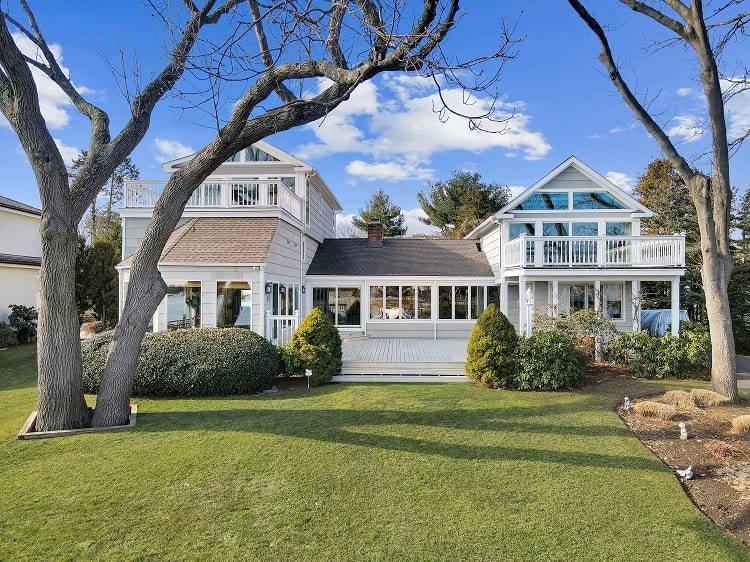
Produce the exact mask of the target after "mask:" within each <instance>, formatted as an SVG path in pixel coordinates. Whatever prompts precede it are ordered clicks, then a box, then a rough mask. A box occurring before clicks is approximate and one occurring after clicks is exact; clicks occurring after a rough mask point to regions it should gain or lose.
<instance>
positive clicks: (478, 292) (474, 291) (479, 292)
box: [471, 285, 484, 320]
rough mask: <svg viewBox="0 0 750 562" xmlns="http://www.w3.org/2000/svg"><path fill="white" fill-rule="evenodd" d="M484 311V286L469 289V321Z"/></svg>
mask: <svg viewBox="0 0 750 562" xmlns="http://www.w3.org/2000/svg"><path fill="white" fill-rule="evenodd" d="M483 310H484V286H482V285H474V286H472V287H471V319H472V320H476V319H477V318H479V315H480V314H482V311H483Z"/></svg>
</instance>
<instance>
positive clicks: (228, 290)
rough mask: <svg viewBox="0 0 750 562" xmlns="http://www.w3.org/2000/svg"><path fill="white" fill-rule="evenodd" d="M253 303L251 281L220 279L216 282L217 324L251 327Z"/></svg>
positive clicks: (228, 326) (218, 325) (227, 326)
mask: <svg viewBox="0 0 750 562" xmlns="http://www.w3.org/2000/svg"><path fill="white" fill-rule="evenodd" d="M252 303H253V293H252V291H251V288H250V283H248V282H246V281H239V282H237V281H235V282H232V281H220V282H219V283H217V284H216V326H217V327H218V328H231V327H242V328H250V327H251V325H252Z"/></svg>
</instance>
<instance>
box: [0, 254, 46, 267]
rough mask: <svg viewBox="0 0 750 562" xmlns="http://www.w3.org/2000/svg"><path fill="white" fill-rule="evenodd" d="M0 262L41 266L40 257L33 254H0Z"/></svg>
mask: <svg viewBox="0 0 750 562" xmlns="http://www.w3.org/2000/svg"><path fill="white" fill-rule="evenodd" d="M0 263H2V264H8V265H31V266H35V267H41V265H42V258H38V257H34V256H17V255H15V254H0Z"/></svg>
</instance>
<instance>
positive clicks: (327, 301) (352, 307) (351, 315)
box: [313, 287, 361, 326]
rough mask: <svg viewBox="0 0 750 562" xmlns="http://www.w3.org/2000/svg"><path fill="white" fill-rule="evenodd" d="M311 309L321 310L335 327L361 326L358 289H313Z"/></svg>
mask: <svg viewBox="0 0 750 562" xmlns="http://www.w3.org/2000/svg"><path fill="white" fill-rule="evenodd" d="M313 307H314V308H319V309H320V310H322V311H323V312H324V313H325V315H326V316H328V319H329V320H330V321H331V322H332V323H333V324H334V325H336V326H359V325H360V324H361V315H360V309H361V299H360V289H359V287H314V288H313Z"/></svg>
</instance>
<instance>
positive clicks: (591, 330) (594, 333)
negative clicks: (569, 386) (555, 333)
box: [534, 309, 619, 361]
mask: <svg viewBox="0 0 750 562" xmlns="http://www.w3.org/2000/svg"><path fill="white" fill-rule="evenodd" d="M534 327H535V329H538V330H539V331H545V332H547V331H550V330H559V331H560V332H562V333H564V334H566V335H567V336H569V337H570V338H572V339H573V342H574V343H575V346H576V350H578V352H579V354H580V356H581V358H582V359H585V360H586V361H589V360H591V359H596V360H597V361H601V360H603V359H606V357H607V355H608V353H609V349H610V347H611V345H612V342H614V340H615V338H616V337H617V335H618V334H619V332H618V330H617V327H616V326H615V322H614V320H612V319H611V318H607V317H606V316H604V315H603V314H602V313H600V312H596V311H594V310H593V309H583V310H575V311H573V312H571V313H570V314H566V315H562V316H555V317H553V316H546V315H537V316H534ZM597 343H598V345H597Z"/></svg>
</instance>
